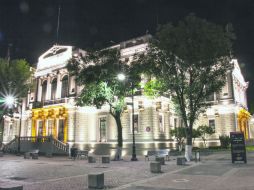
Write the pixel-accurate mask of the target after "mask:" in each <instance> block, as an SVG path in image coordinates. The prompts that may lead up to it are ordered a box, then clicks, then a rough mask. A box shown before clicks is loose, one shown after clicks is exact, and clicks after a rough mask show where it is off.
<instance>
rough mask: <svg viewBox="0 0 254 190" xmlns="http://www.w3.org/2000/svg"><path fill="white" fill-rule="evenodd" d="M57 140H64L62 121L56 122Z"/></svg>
mask: <svg viewBox="0 0 254 190" xmlns="http://www.w3.org/2000/svg"><path fill="white" fill-rule="evenodd" d="M58 140H59V141H63V140H64V119H59V122H58Z"/></svg>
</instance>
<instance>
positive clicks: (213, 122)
mask: <svg viewBox="0 0 254 190" xmlns="http://www.w3.org/2000/svg"><path fill="white" fill-rule="evenodd" d="M208 125H209V127H212V128H213V129H214V130H215V120H214V119H210V120H209V124H208Z"/></svg>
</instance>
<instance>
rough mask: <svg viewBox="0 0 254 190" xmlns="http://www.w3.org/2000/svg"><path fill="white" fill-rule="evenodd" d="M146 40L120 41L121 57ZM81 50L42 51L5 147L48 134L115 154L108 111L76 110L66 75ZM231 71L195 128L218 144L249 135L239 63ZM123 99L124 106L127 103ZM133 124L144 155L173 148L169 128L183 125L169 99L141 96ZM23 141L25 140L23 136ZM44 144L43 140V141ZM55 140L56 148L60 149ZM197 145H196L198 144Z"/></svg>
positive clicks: (126, 140) (128, 133)
mask: <svg viewBox="0 0 254 190" xmlns="http://www.w3.org/2000/svg"><path fill="white" fill-rule="evenodd" d="M148 39H149V36H143V37H140V38H136V39H132V40H128V41H125V42H122V43H120V44H118V45H116V46H114V48H119V49H120V51H121V56H122V59H125V60H126V61H131V60H132V56H133V55H134V53H137V52H143V51H145V49H146V47H147V45H148ZM80 54H82V55H85V52H84V51H82V50H80V49H76V48H74V47H72V46H61V45H54V46H53V47H52V48H50V49H49V50H48V51H46V52H45V53H43V54H42V55H41V56H40V57H39V59H38V63H37V68H36V71H35V73H34V84H35V87H34V89H32V90H31V91H30V92H29V94H28V96H27V99H26V100H24V101H23V104H22V113H23V114H22V123H21V128H20V123H19V121H20V119H19V118H15V117H14V118H9V117H6V119H5V126H4V136H3V141H4V143H5V144H6V143H8V142H10V141H11V140H12V139H14V137H15V135H16V136H19V129H21V130H20V132H21V133H20V134H21V137H24V138H22V139H30V140H31V142H33V141H35V140H34V139H35V138H36V137H47V136H52V137H53V139H55V142H58V141H59V142H61V143H62V145H66V144H69V145H70V146H69V147H71V146H73V145H76V146H78V147H79V148H80V149H84V148H87V147H89V148H90V149H92V150H96V148H100V147H102V149H103V150H107V151H106V152H107V153H110V154H113V153H114V150H115V149H114V147H116V144H117V127H116V124H115V121H114V119H113V118H112V116H110V114H109V113H108V110H109V109H108V107H107V105H105V106H103V107H102V108H101V109H96V108H93V107H78V106H76V105H75V101H76V98H77V96H78V94H79V93H80V91H81V89H82V88H83V87H82V86H77V85H76V83H75V78H74V77H73V76H69V74H68V71H67V69H66V64H67V61H68V60H69V59H70V58H71V57H73V56H75V57H77V56H79V55H80ZM232 64H234V70H233V71H230V72H228V76H227V83H226V85H225V87H224V88H223V89H222V91H221V93H219V94H214V96H213V97H211V98H210V99H209V100H208V101H211V103H212V106H211V107H210V108H208V109H207V111H206V113H204V114H202V115H201V116H200V118H199V120H198V122H197V123H196V124H195V125H196V126H198V125H201V124H206V125H210V126H213V127H215V130H216V134H215V135H213V136H212V138H211V141H210V142H213V141H214V142H218V136H219V135H221V134H227V135H228V134H229V132H230V131H239V130H241V131H243V132H244V134H245V137H246V138H250V137H252V134H251V130H250V128H249V124H248V120H249V113H248V112H247V102H246V89H247V88H248V83H247V82H245V80H244V78H243V76H242V74H241V71H240V68H239V65H238V63H237V60H233V61H232ZM130 101H131V99H130V98H126V102H130ZM134 125H135V137H136V145H137V153H138V154H144V153H145V152H146V150H147V149H149V148H171V147H173V146H175V142H174V140H173V138H172V137H171V136H170V130H171V129H172V128H174V127H179V126H181V125H182V122H181V119H180V118H179V117H178V116H177V115H176V114H175V113H174V109H173V105H172V103H171V102H170V100H169V99H167V98H165V97H160V98H157V99H152V100H151V99H148V98H147V97H145V96H142V95H141V96H135V97H134ZM122 126H123V154H125V153H130V152H131V145H132V111H131V107H127V109H126V110H125V111H124V113H123V115H122ZM25 137H26V138H25ZM45 141H46V140H45ZM59 142H58V145H59ZM197 142H198V141H197Z"/></svg>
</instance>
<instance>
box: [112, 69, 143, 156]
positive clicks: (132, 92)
mask: <svg viewBox="0 0 254 190" xmlns="http://www.w3.org/2000/svg"><path fill="white" fill-rule="evenodd" d="M117 77H118V79H119V80H121V81H123V80H125V75H124V74H122V73H121V74H118V76H117ZM130 83H131V101H132V157H131V161H138V159H137V155H136V144H135V131H134V84H133V81H131V80H130Z"/></svg>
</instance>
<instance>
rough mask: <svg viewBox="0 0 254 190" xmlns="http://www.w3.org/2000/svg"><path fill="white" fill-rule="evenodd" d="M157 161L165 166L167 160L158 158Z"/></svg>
mask: <svg viewBox="0 0 254 190" xmlns="http://www.w3.org/2000/svg"><path fill="white" fill-rule="evenodd" d="M155 161H156V162H160V163H161V165H165V158H164V157H156V158H155Z"/></svg>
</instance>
